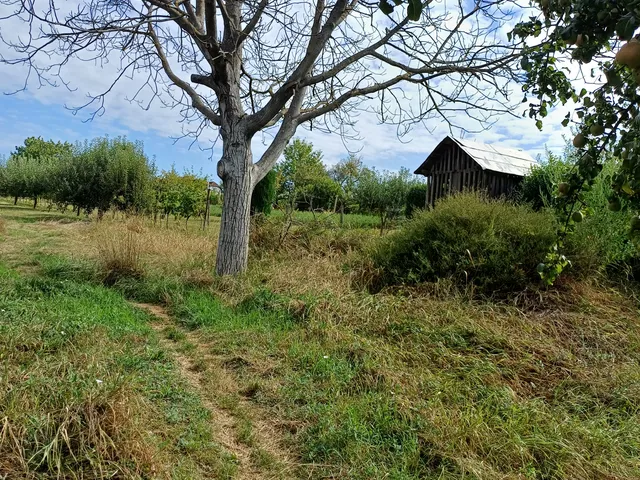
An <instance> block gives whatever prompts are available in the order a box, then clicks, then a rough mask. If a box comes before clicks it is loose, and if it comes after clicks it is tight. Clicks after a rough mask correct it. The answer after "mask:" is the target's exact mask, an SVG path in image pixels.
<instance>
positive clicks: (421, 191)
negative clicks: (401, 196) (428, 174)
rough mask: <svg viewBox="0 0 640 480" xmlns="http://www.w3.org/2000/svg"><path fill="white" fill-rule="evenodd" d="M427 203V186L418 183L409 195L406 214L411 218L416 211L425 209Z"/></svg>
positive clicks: (412, 187)
mask: <svg viewBox="0 0 640 480" xmlns="http://www.w3.org/2000/svg"><path fill="white" fill-rule="evenodd" d="M426 201H427V185H426V184H424V183H416V184H414V185H411V187H410V188H409V192H408V193H407V203H406V204H405V208H404V214H405V215H406V217H407V218H411V217H412V216H413V213H414V212H415V211H416V210H420V209H423V208H424V207H425V205H426Z"/></svg>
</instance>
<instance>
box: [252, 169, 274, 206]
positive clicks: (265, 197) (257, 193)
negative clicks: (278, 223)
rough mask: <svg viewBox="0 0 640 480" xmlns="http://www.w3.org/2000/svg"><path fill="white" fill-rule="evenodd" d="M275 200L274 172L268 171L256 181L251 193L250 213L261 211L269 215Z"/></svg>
mask: <svg viewBox="0 0 640 480" xmlns="http://www.w3.org/2000/svg"><path fill="white" fill-rule="evenodd" d="M275 201H276V172H275V170H271V171H269V173H267V174H266V175H265V177H264V178H263V179H262V180H260V181H259V182H258V184H257V185H256V187H255V188H254V189H253V193H252V195H251V214H252V215H255V214H258V213H262V214H263V215H270V214H271V208H272V206H273V204H274V203H275Z"/></svg>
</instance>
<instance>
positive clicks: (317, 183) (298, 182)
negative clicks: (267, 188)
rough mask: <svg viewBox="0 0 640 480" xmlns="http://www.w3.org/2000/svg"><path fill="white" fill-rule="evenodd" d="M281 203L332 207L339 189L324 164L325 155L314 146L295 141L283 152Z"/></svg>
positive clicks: (279, 170) (279, 178)
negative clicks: (323, 157) (323, 156)
mask: <svg viewBox="0 0 640 480" xmlns="http://www.w3.org/2000/svg"><path fill="white" fill-rule="evenodd" d="M276 174H277V179H278V182H277V183H278V190H277V191H278V193H277V196H278V200H279V201H280V202H282V203H283V204H285V205H286V206H287V208H291V209H294V208H296V207H297V208H299V209H312V210H313V209H314V208H325V209H326V208H329V206H330V205H331V202H332V201H333V200H334V199H335V195H336V194H337V188H336V187H335V185H333V183H332V182H331V179H330V178H329V175H328V174H327V170H326V168H325V166H324V164H323V163H322V153H321V152H320V151H318V150H314V149H313V144H312V143H310V142H307V141H305V140H300V139H298V138H296V139H295V140H294V141H293V142H291V144H290V145H287V147H286V148H285V149H284V158H283V160H282V161H281V162H280V163H279V164H278V165H276Z"/></svg>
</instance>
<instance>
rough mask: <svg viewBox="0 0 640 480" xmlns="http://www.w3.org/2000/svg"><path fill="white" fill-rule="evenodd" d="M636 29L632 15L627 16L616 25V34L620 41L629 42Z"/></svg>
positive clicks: (635, 22)
mask: <svg viewBox="0 0 640 480" xmlns="http://www.w3.org/2000/svg"><path fill="white" fill-rule="evenodd" d="M636 28H638V21H637V20H636V18H635V17H634V16H633V15H631V14H627V15H625V16H624V17H622V18H621V19H620V20H619V21H618V23H617V24H616V33H617V34H618V37H620V38H621V39H622V40H631V38H632V37H633V32H635V30H636Z"/></svg>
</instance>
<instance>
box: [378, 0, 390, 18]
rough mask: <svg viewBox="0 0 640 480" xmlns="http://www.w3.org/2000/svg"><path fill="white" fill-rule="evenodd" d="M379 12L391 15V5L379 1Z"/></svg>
mask: <svg viewBox="0 0 640 480" xmlns="http://www.w3.org/2000/svg"><path fill="white" fill-rule="evenodd" d="M380 11H381V12H382V13H384V14H385V15H391V14H392V13H393V5H391V4H389V3H387V0H380Z"/></svg>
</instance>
